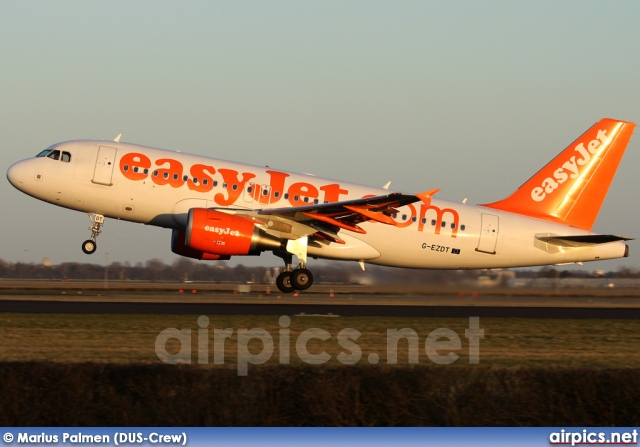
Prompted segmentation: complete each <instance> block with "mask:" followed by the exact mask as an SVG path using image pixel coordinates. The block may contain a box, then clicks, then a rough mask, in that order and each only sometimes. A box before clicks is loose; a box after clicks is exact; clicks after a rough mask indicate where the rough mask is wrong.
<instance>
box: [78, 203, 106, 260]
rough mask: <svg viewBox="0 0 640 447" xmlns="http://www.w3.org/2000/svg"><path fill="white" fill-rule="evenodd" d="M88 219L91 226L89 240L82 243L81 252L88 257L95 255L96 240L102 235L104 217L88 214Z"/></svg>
mask: <svg viewBox="0 0 640 447" xmlns="http://www.w3.org/2000/svg"><path fill="white" fill-rule="evenodd" d="M89 219H91V226H90V227H89V230H91V239H87V240H86V241H84V242H83V243H82V251H83V252H85V253H86V254H88V255H90V254H92V253H95V251H96V249H97V248H98V245H97V244H96V238H97V237H98V235H99V234H100V233H102V225H104V216H103V215H102V214H93V213H91V214H89Z"/></svg>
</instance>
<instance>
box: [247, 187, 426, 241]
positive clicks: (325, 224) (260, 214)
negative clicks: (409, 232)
mask: <svg viewBox="0 0 640 447" xmlns="http://www.w3.org/2000/svg"><path fill="white" fill-rule="evenodd" d="M437 191H438V190H437V189H436V190H432V191H427V192H424V193H420V194H402V193H390V194H386V195H381V196H372V197H365V198H362V199H354V200H345V201H340V202H333V203H324V204H313V205H305V206H297V207H287V208H267V209H262V210H258V211H257V213H256V214H254V218H255V219H256V220H258V221H263V223H264V221H265V220H269V221H270V222H271V223H269V225H270V226H271V228H272V229H273V230H278V229H280V231H282V232H283V233H286V234H288V236H287V237H289V238H291V239H296V238H299V237H303V236H313V239H315V240H317V241H318V240H319V241H324V242H325V243H326V242H337V243H344V241H342V239H341V238H340V237H339V236H338V235H337V233H338V231H340V230H341V229H343V230H348V231H352V232H355V233H360V234H364V233H366V231H365V230H364V229H362V228H361V227H360V226H359V225H358V224H360V223H362V222H368V221H373V222H380V223H382V224H386V225H394V226H395V225H397V222H396V221H395V220H394V219H393V215H394V214H396V213H398V210H397V208H400V207H403V206H405V205H409V204H411V203H415V202H419V201H426V200H429V199H430V198H431V196H432V195H433V194H435V193H436V192H437ZM238 214H240V215H241V214H242V213H241V212H238ZM274 221H275V222H276V224H274ZM265 229H267V230H268V229H270V228H265Z"/></svg>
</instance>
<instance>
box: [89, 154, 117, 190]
mask: <svg viewBox="0 0 640 447" xmlns="http://www.w3.org/2000/svg"><path fill="white" fill-rule="evenodd" d="M117 152H118V150H117V149H116V148H114V147H108V146H100V148H99V149H98V157H97V158H96V167H95V169H94V171H93V179H92V180H91V181H92V182H93V183H98V184H100V185H107V186H111V185H113V183H111V178H112V177H113V168H114V167H115V164H116V153H117Z"/></svg>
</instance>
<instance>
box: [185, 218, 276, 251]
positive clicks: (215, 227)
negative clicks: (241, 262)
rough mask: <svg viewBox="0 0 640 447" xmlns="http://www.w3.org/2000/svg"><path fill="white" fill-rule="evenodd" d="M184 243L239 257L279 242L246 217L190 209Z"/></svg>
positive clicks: (201, 249) (200, 249)
mask: <svg viewBox="0 0 640 447" xmlns="http://www.w3.org/2000/svg"><path fill="white" fill-rule="evenodd" d="M185 245H186V247H187V248H191V249H193V250H196V251H198V252H202V253H207V254H214V255H221V256H242V255H250V254H259V253H260V252H261V251H263V250H267V249H277V248H280V245H281V243H280V240H278V239H277V238H275V237H273V236H270V235H268V234H266V233H264V232H263V231H262V230H260V229H259V228H258V227H256V225H255V223H254V222H253V221H252V220H250V219H247V218H245V217H238V216H234V215H232V214H226V213H221V212H219V211H215V210H210V209H205V208H192V209H190V210H189V218H188V221H187V231H186V235H185Z"/></svg>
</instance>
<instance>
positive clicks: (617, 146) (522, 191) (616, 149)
mask: <svg viewBox="0 0 640 447" xmlns="http://www.w3.org/2000/svg"><path fill="white" fill-rule="evenodd" d="M635 127H636V125H635V124H634V123H629V122H625V121H617V120H613V119H609V118H604V119H602V120H600V121H599V122H597V123H596V124H595V125H594V126H593V127H591V128H590V129H589V130H587V131H586V132H585V133H584V134H582V136H581V137H580V138H578V139H577V140H576V141H574V142H573V143H572V144H571V145H569V147H567V148H566V149H565V150H564V151H562V152H561V153H560V155H558V156H557V157H556V158H554V159H553V160H552V161H551V162H550V163H549V164H547V165H546V166H545V167H544V168H542V169H541V170H540V171H538V172H537V173H536V174H535V175H534V176H533V177H531V178H530V179H529V180H528V181H527V182H526V183H525V184H524V185H522V186H521V187H520V188H518V190H517V191H516V192H514V193H513V194H512V195H511V196H509V197H507V198H506V199H504V200H500V201H498V202H494V203H489V204H486V205H482V206H486V207H489V208H495V209H498V210H502V211H509V212H511V213H516V214H522V215H524V216H530V217H537V218H539V219H545V220H550V221H553V222H560V223H564V224H566V225H570V226H573V227H577V228H581V229H584V230H591V228H592V227H593V224H594V222H595V220H596V217H597V216H598V212H599V211H600V207H601V206H602V202H603V201H604V198H605V196H606V195H607V191H608V190H609V185H610V184H611V181H612V180H613V177H614V175H615V173H616V169H617V168H618V165H619V164H620V160H621V159H622V155H623V154H624V151H625V149H626V147H627V144H628V143H629V140H630V139H631V135H632V134H633V129H634V128H635Z"/></svg>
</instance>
